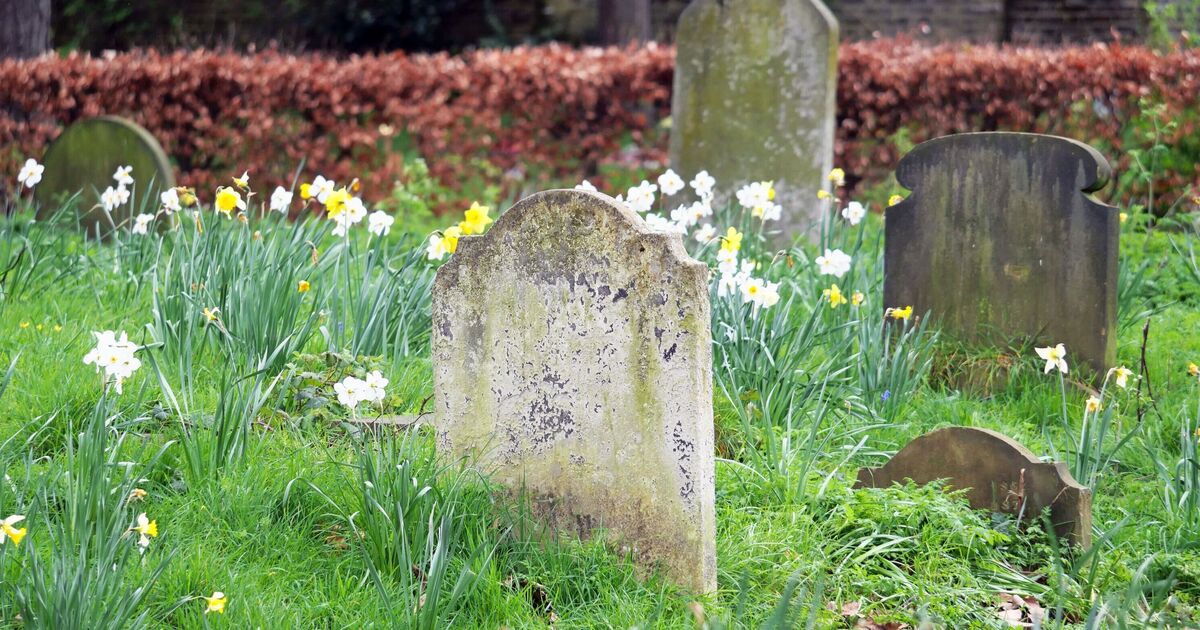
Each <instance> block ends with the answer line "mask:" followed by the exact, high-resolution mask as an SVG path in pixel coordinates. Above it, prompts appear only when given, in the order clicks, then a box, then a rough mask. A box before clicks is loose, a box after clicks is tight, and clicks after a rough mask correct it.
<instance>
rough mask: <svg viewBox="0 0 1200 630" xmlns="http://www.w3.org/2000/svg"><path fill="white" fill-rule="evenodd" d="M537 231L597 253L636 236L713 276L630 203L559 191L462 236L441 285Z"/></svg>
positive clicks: (539, 262) (541, 266)
mask: <svg viewBox="0 0 1200 630" xmlns="http://www.w3.org/2000/svg"><path fill="white" fill-rule="evenodd" d="M597 212H599V213H603V214H604V215H607V217H608V218H610V219H615V221H614V220H609V221H597V220H595V217H594V216H593V215H594V213H597ZM618 231H624V232H626V233H627V235H622V234H619V233H618ZM534 233H537V234H541V235H543V236H542V237H539V238H553V237H552V236H550V237H547V236H545V235H554V234H562V235H567V234H569V235H570V236H571V239H572V240H573V241H574V242H576V243H578V241H579V239H584V240H587V241H590V242H593V243H594V244H595V246H596V248H597V251H596V252H594V253H600V251H601V250H604V251H607V250H609V249H611V248H613V247H617V246H619V245H618V243H620V242H622V241H625V240H627V239H628V238H629V237H630V236H632V237H634V238H635V240H636V241H637V242H638V243H639V245H638V246H639V247H646V246H650V247H657V248H660V250H661V252H662V254H663V255H665V256H667V257H668V258H669V259H671V260H673V261H674V262H675V263H677V264H678V265H679V266H680V267H690V268H693V269H695V270H697V271H702V272H703V273H704V274H707V273H708V266H707V265H705V264H704V263H702V262H700V261H698V260H696V259H694V258H692V257H691V256H689V255H688V253H687V250H686V249H684V247H683V239H682V238H681V237H680V236H679V235H676V234H669V233H667V232H660V231H658V230H654V229H652V228H650V226H649V225H647V224H646V222H645V220H643V219H642V217H641V216H639V215H638V214H637V213H636V212H634V211H633V210H632V209H630V208H629V207H628V206H626V205H625V204H623V203H621V202H619V201H617V200H616V199H613V198H612V197H609V196H608V195H605V194H603V193H598V192H590V191H586V190H569V189H558V190H547V191H544V192H539V193H535V194H533V195H530V196H528V197H526V198H524V199H522V200H520V201H518V202H517V203H516V205H514V206H513V207H512V208H509V209H508V211H507V212H505V213H504V214H502V215H500V217H499V218H497V219H496V222H495V223H494V224H493V225H492V227H491V229H489V230H488V231H487V233H485V234H482V235H471V236H464V237H462V238H460V239H459V241H458V248H457V249H456V250H455V252H454V255H453V256H451V257H450V260H449V261H448V262H447V263H446V264H445V265H442V267H441V269H439V270H438V274H437V282H438V283H442V284H443V286H451V285H453V284H454V283H457V281H458V278H459V276H460V268H463V267H465V268H471V267H473V266H474V265H475V264H476V263H478V262H480V260H481V259H483V258H486V257H487V256H489V255H490V254H491V253H492V252H491V251H490V250H491V249H492V248H493V247H495V246H504V247H506V248H509V249H516V248H522V240H523V239H525V238H527V237H528V236H529V235H530V234H534ZM554 244H555V243H553V242H550V243H536V244H532V245H536V247H524V248H523V249H539V250H545V249H551V250H553V249H555V248H554V247H553V246H554ZM526 245H529V244H527V243H526ZM534 262H535V265H536V266H537V269H530V270H529V271H530V272H532V273H536V274H544V273H547V272H549V271H550V270H549V269H547V268H546V265H545V263H546V262H547V260H545V259H536V260H535V261H534ZM443 270H444V271H443ZM559 271H563V272H565V271H566V270H561V269H560V270H559ZM445 283H449V284H445Z"/></svg>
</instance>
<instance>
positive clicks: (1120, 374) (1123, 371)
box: [1113, 365, 1133, 388]
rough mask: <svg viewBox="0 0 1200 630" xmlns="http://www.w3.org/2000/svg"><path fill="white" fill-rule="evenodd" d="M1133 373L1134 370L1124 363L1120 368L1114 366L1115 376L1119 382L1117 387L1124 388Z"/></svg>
mask: <svg viewBox="0 0 1200 630" xmlns="http://www.w3.org/2000/svg"><path fill="white" fill-rule="evenodd" d="M1132 375H1133V370H1130V369H1129V368H1126V367H1125V366H1124V365H1122V366H1121V367H1119V368H1113V378H1114V380H1115V381H1116V383H1117V387H1120V388H1124V387H1125V385H1126V384H1128V382H1129V377H1130V376H1132Z"/></svg>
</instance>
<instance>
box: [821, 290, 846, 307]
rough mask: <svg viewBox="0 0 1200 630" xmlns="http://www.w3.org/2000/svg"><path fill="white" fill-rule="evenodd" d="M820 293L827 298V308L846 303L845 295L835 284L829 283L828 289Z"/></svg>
mask: <svg viewBox="0 0 1200 630" xmlns="http://www.w3.org/2000/svg"><path fill="white" fill-rule="evenodd" d="M821 295H822V296H824V297H825V298H826V299H828V300H829V308H837V307H839V306H841V305H842V304H845V303H846V296H845V295H844V294H843V293H842V290H841V289H839V288H838V285H836V284H834V285H830V287H829V288H828V289H825V290H824V291H822V292H821Z"/></svg>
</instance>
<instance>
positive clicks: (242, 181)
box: [233, 171, 250, 190]
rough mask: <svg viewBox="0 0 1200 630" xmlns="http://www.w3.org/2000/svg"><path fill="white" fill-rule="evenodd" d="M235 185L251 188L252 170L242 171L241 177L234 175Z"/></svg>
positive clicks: (244, 188) (243, 188)
mask: <svg viewBox="0 0 1200 630" xmlns="http://www.w3.org/2000/svg"><path fill="white" fill-rule="evenodd" d="M233 185H234V186H237V187H238V188H241V189H242V190H246V189H248V188H250V171H242V176H241V177H234V178H233Z"/></svg>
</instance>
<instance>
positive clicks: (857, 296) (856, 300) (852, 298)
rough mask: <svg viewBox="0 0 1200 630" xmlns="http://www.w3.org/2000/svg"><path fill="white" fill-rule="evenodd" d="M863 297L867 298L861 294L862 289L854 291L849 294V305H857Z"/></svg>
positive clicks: (861, 301)
mask: <svg viewBox="0 0 1200 630" xmlns="http://www.w3.org/2000/svg"><path fill="white" fill-rule="evenodd" d="M865 299H867V298H866V296H865V295H863V294H862V291H855V292H854V294H853V295H851V296H850V306H858V305H859V304H862V303H863V300H865Z"/></svg>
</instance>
